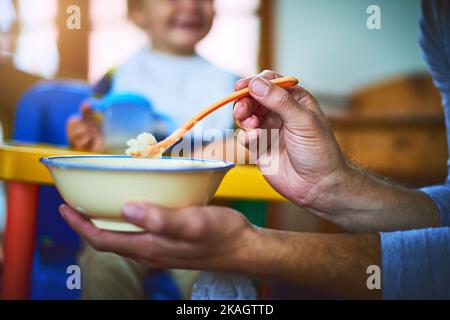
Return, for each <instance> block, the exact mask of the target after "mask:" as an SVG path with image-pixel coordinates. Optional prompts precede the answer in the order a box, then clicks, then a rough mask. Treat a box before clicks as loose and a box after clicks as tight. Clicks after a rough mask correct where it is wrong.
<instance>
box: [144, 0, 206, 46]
mask: <svg viewBox="0 0 450 320" xmlns="http://www.w3.org/2000/svg"><path fill="white" fill-rule="evenodd" d="M144 15H145V16H144ZM141 18H142V20H141V21H143V22H144V25H145V28H146V29H147V30H148V32H149V33H150V35H151V37H152V40H153V43H154V45H155V47H156V49H158V48H157V46H163V49H165V50H169V51H170V50H173V51H176V52H185V53H191V52H193V51H194V49H195V46H196V44H197V43H198V42H199V41H200V40H201V39H203V38H204V37H205V36H206V35H207V34H208V32H209V30H210V29H211V26H212V23H213V20H214V1H213V0H146V2H145V6H144V9H143V10H142V15H141Z"/></svg>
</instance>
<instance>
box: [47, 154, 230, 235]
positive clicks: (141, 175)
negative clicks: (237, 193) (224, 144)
mask: <svg viewBox="0 0 450 320" xmlns="http://www.w3.org/2000/svg"><path fill="white" fill-rule="evenodd" d="M41 162H42V163H43V164H45V165H46V166H47V168H48V169H49V170H50V173H51V174H52V177H53V180H54V182H55V184H56V187H57V189H58V191H59V192H60V193H61V195H62V197H63V198H64V200H65V201H66V202H67V203H68V204H69V205H70V206H71V207H72V208H74V209H76V210H77V211H79V212H81V213H83V214H84V216H85V217H87V218H89V219H91V221H92V223H93V224H94V225H95V226H96V227H98V228H100V229H105V230H112V231H123V232H140V231H142V229H141V228H140V227H137V226H135V225H133V224H130V223H127V222H126V221H125V220H124V219H123V216H122V214H121V212H122V208H123V206H124V205H125V204H126V203H128V202H144V201H145V202H149V203H153V204H155V205H159V206H163V207H167V208H182V207H192V206H204V205H206V204H208V202H209V201H210V200H211V199H212V197H213V196H214V194H215V192H216V191H217V189H218V187H219V185H220V183H221V181H222V179H223V178H224V177H225V175H226V173H227V172H228V171H229V170H230V169H231V168H232V167H233V166H234V164H232V163H228V162H223V161H205V160H193V159H176V158H161V159H152V160H150V159H133V158H130V157H126V156H73V157H71V156H66V157H50V158H44V159H42V160H41Z"/></svg>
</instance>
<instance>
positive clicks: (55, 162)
mask: <svg viewBox="0 0 450 320" xmlns="http://www.w3.org/2000/svg"><path fill="white" fill-rule="evenodd" d="M80 158H91V159H92V158H95V159H132V157H129V156H102V155H94V156H55V157H46V158H41V159H39V161H40V162H41V163H42V164H44V165H45V166H47V167H55V168H60V169H82V170H92V171H94V170H98V171H122V172H196V171H222V170H230V169H232V168H234V167H235V164H234V163H232V162H227V161H219V160H203V159H196V158H170V157H162V158H160V159H163V160H169V159H174V160H181V161H192V162H197V163H208V164H217V166H213V165H212V166H210V167H204V168H203V167H200V168H196V167H187V168H177V167H175V168H173V169H172V168H171V169H164V168H161V169H152V168H139V167H136V168H126V167H119V166H109V167H108V166H102V165H93V164H80V163H70V162H66V161H59V160H62V159H80Z"/></svg>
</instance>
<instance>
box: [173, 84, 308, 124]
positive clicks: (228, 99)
mask: <svg viewBox="0 0 450 320" xmlns="http://www.w3.org/2000/svg"><path fill="white" fill-rule="evenodd" d="M271 82H272V83H273V84H275V85H277V86H279V87H282V88H290V87H294V86H296V85H297V84H298V83H299V81H298V79H296V78H294V77H284V78H278V79H275V80H272V81H271ZM248 96H250V89H249V88H245V89H242V90H239V91H236V92H234V93H232V94H230V95H228V96H226V97H225V98H222V99H220V100H219V101H217V102H215V103H213V104H211V105H210V106H208V107H207V108H205V109H204V110H202V111H201V112H200V113H198V114H197V115H195V116H194V117H193V118H192V119H191V120H189V121H188V122H187V123H185V124H184V125H183V126H181V127H180V129H181V130H186V131H189V130H191V129H192V128H193V127H194V126H195V124H196V123H198V122H200V121H202V120H203V119H205V118H206V117H207V116H209V115H210V114H211V113H213V112H215V111H217V110H218V109H220V108H221V107H223V106H226V105H227V104H229V103H231V102H233V101H237V100H240V99H242V98H245V97H248Z"/></svg>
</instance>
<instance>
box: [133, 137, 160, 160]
mask: <svg viewBox="0 0 450 320" xmlns="http://www.w3.org/2000/svg"><path fill="white" fill-rule="evenodd" d="M156 143H157V141H156V139H155V137H154V136H153V135H152V134H150V133H142V134H140V135H139V136H138V137H137V138H136V139H132V140H130V141H128V142H127V145H128V147H129V149H128V150H127V151H126V152H127V155H129V156H132V157H134V158H155V155H154V153H153V152H152V151H153V150H152V148H151V146H152V145H155V144H156ZM159 156H161V155H159Z"/></svg>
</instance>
